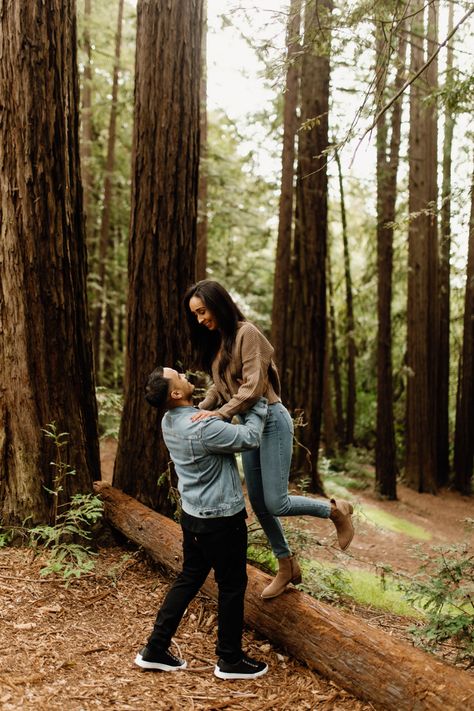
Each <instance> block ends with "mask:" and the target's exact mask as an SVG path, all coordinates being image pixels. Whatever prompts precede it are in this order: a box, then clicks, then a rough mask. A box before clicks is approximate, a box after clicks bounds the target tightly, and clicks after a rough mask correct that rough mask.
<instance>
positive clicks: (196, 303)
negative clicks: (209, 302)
mask: <svg viewBox="0 0 474 711" xmlns="http://www.w3.org/2000/svg"><path fill="white" fill-rule="evenodd" d="M189 309H190V311H191V313H192V314H194V316H195V317H196V318H197V321H198V323H199V324H200V325H201V326H205V327H206V328H208V329H209V331H217V329H218V326H217V321H216V319H215V318H214V314H213V313H212V311H209V309H208V308H207V306H206V304H205V303H204V301H203V300H202V299H201V298H200V297H199V296H191V298H190V299H189Z"/></svg>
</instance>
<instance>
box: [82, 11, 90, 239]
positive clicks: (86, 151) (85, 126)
mask: <svg viewBox="0 0 474 711" xmlns="http://www.w3.org/2000/svg"><path fill="white" fill-rule="evenodd" d="M91 13H92V3H91V0H84V33H83V43H84V52H85V55H86V62H85V64H84V74H83V77H82V106H81V127H82V136H81V169H82V187H83V192H84V215H85V217H86V235H87V236H88V237H89V223H88V217H89V203H90V195H91V190H92V172H91V155H92V151H91V146H92V46H91V33H90V26H91ZM88 244H89V241H88Z"/></svg>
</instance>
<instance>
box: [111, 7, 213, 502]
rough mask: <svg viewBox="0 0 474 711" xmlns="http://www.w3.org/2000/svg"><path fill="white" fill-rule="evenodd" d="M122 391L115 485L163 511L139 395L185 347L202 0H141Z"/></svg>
mask: <svg viewBox="0 0 474 711" xmlns="http://www.w3.org/2000/svg"><path fill="white" fill-rule="evenodd" d="M137 12H138V18H137V53H136V69H135V72H136V73H135V119H134V137H133V165H132V215H131V227H130V248H129V295H128V314H127V321H128V324H127V348H126V364H125V383H124V389H125V393H124V395H125V400H124V408H123V415H122V422H121V427H120V435H119V444H118V452H117V459H116V463H115V472H114V486H117V487H119V488H121V489H123V490H124V491H126V492H127V493H129V494H131V495H132V496H135V497H136V498H138V499H140V500H141V501H142V502H143V503H145V504H147V505H151V506H152V507H154V508H157V509H160V510H162V511H165V510H168V505H167V494H168V492H167V487H166V486H164V487H158V486H157V480H158V478H159V477H160V474H162V473H163V472H165V471H166V470H167V464H168V455H167V452H166V449H165V448H164V445H163V444H162V442H161V439H160V425H159V413H158V412H157V411H156V410H154V409H153V408H152V407H150V406H149V405H148V404H147V403H146V401H145V399H144V396H143V387H144V384H145V381H146V378H147V376H148V374H149V373H150V372H151V371H152V370H153V368H155V367H156V366H157V365H159V364H161V365H167V366H171V367H182V366H181V364H186V363H187V361H188V355H189V344H188V337H187V334H186V332H185V329H184V323H183V313H182V306H181V301H182V297H183V295H184V292H185V290H186V289H187V287H188V286H189V285H190V283H191V282H192V281H193V280H194V274H195V272H194V265H195V250H196V215H197V191H198V162H199V82H200V67H201V36H202V29H201V22H202V0H189V1H188V2H186V3H176V2H172V3H170V2H167V0H139V2H138V6H137Z"/></svg>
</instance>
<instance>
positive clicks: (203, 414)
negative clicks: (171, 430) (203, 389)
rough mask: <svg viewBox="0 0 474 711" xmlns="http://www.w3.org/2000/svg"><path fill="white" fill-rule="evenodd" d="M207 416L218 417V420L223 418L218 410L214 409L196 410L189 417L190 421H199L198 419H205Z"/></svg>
mask: <svg viewBox="0 0 474 711" xmlns="http://www.w3.org/2000/svg"><path fill="white" fill-rule="evenodd" d="M208 417H218V418H219V419H220V420H223V419H224V418H223V417H222V415H220V414H219V413H218V412H216V411H214V410H200V411H199V412H196V414H195V415H193V416H192V417H191V421H192V422H199V420H206V419H207V418H208Z"/></svg>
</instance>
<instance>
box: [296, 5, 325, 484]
mask: <svg viewBox="0 0 474 711" xmlns="http://www.w3.org/2000/svg"><path fill="white" fill-rule="evenodd" d="M330 13H331V9H330V2H329V0H324V1H323V2H320V3H314V2H308V3H307V4H306V9H305V32H304V43H305V52H304V55H303V62H302V68H301V123H302V129H301V132H300V138H299V147H298V177H297V188H296V201H297V218H298V219H297V224H296V229H295V240H294V268H293V273H292V280H291V286H290V296H289V303H290V311H289V319H290V320H289V323H292V333H291V350H290V351H289V357H288V360H287V363H288V367H287V369H286V373H285V377H286V378H287V388H288V400H287V401H288V404H289V407H290V409H291V410H293V412H294V413H295V414H298V413H302V417H303V420H304V423H305V426H304V427H298V428H297V433H296V438H297V441H298V443H299V445H300V446H298V447H297V449H296V451H295V456H294V470H295V471H296V472H297V473H298V474H303V475H304V476H307V477H308V479H309V482H310V490H311V491H313V492H317V493H323V485H322V482H321V478H320V476H319V473H318V466H317V463H318V450H319V440H320V431H321V413H322V399H323V397H322V396H323V373H324V349H325V339H326V251H327V246H326V245H327V157H326V153H325V151H326V149H327V147H328V112H329V48H330V34H328V30H324V29H321V27H323V28H324V27H327V26H328V24H329V23H328V21H327V20H328V18H329V17H330Z"/></svg>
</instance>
